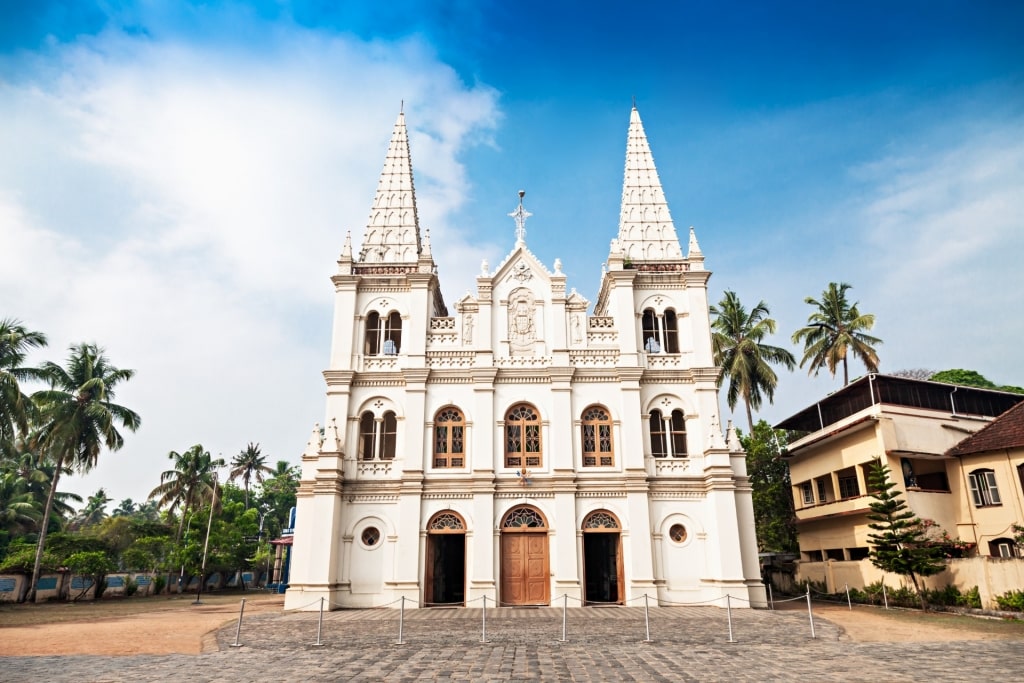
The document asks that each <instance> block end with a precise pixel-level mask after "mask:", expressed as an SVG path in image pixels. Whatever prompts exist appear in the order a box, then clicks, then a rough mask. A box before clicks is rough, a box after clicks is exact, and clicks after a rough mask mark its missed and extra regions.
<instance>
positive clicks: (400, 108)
mask: <svg viewBox="0 0 1024 683" xmlns="http://www.w3.org/2000/svg"><path fill="white" fill-rule="evenodd" d="M633 106H634V107H635V106H636V103H634V104H633ZM398 113H399V114H404V113H405V99H404V98H403V99H402V100H401V101H399V103H398Z"/></svg>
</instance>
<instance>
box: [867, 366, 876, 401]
mask: <svg viewBox="0 0 1024 683" xmlns="http://www.w3.org/2000/svg"><path fill="white" fill-rule="evenodd" d="M868 393H869V394H870V395H871V405H875V373H871V374H870V375H868Z"/></svg>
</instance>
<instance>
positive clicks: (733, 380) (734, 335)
mask: <svg viewBox="0 0 1024 683" xmlns="http://www.w3.org/2000/svg"><path fill="white" fill-rule="evenodd" d="M709 310H710V311H711V314H712V315H713V316H715V317H714V320H713V321H712V323H711V329H712V334H711V344H712V350H713V352H714V359H715V365H718V366H719V367H721V368H722V370H721V372H720V373H719V375H718V386H719V387H721V386H722V382H723V381H724V380H725V378H726V377H728V378H729V391H728V393H727V394H726V401H727V402H728V403H729V409H730V410H735V408H736V402H737V401H738V400H739V399H741V398H742V399H743V403H744V405H745V406H746V408H747V424H748V425H749V427H750V433H751V434H753V432H754V416H753V411H754V410H757V409H759V408H760V407H761V400H762V396H763V397H765V398H767V399H768V402H769V403H771V402H772V401H773V400H774V399H775V387H776V385H777V384H778V381H779V378H778V376H777V375H776V374H775V371H774V370H772V368H771V364H773V363H776V364H781V365H784V366H785V367H786V368H787V369H789V370H792V369H793V367H794V366H795V365H796V359H795V358H793V354H792V353H790V352H789V351H787V350H786V349H781V348H779V347H777V346H770V345H768V344H762V343H761V340H763V339H764V338H765V337H767V336H768V335H769V334H774V333H775V320H774V319H772V318H769V317H768V314H769V313H770V311H769V310H768V306H767V304H765V302H764V301H760V302H758V304H757V305H756V306H754V308H753V309H751V311H750V313H747V310H746V309H745V308H744V307H743V304H742V303H741V302H740V300H739V297H737V296H736V293H735V292H731V291H727V292H725V295H724V296H723V297H722V300H721V301H720V302H719V304H718V306H711V308H710V309H709Z"/></svg>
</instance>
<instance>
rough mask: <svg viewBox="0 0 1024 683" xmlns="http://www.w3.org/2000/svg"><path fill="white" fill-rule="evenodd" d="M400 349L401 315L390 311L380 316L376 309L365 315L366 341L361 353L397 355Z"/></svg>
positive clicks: (368, 354)
mask: <svg viewBox="0 0 1024 683" xmlns="http://www.w3.org/2000/svg"><path fill="white" fill-rule="evenodd" d="M401 349H402V315H401V314H400V313H399V312H398V311H391V312H390V313H388V314H387V316H382V315H381V314H380V313H378V312H377V311H372V312H370V314H369V315H367V316H366V341H365V344H364V347H363V353H364V354H365V355H367V356H382V355H383V356H397V355H398V352H399V351H400V350H401Z"/></svg>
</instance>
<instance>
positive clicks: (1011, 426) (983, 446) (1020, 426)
mask: <svg viewBox="0 0 1024 683" xmlns="http://www.w3.org/2000/svg"><path fill="white" fill-rule="evenodd" d="M1020 447H1024V403H1018V404H1017V405H1015V406H1014V407H1012V408H1010V409H1009V410H1007V411H1006V412H1005V413H1003V414H1002V415H1000V416H999V417H997V418H996V419H995V420H993V421H992V422H990V423H989V424H987V425H985V427H984V428H983V429H981V430H979V431H977V432H975V433H974V434H972V435H970V436H969V437H967V438H966V439H964V440H963V441H961V442H960V443H958V444H957V445H955V446H953V447H952V448H950V449H949V450H948V451H946V455H970V454H971V453H983V452H985V451H999V450H1003V449H1004V448H1020Z"/></svg>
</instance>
